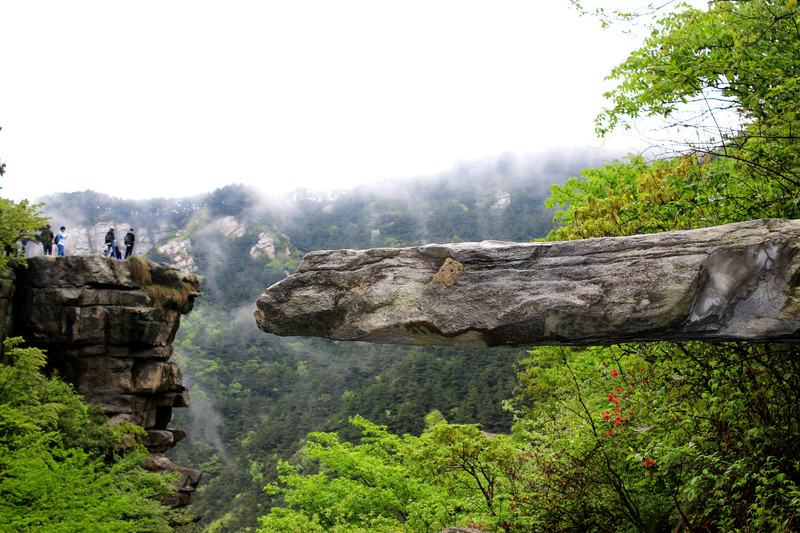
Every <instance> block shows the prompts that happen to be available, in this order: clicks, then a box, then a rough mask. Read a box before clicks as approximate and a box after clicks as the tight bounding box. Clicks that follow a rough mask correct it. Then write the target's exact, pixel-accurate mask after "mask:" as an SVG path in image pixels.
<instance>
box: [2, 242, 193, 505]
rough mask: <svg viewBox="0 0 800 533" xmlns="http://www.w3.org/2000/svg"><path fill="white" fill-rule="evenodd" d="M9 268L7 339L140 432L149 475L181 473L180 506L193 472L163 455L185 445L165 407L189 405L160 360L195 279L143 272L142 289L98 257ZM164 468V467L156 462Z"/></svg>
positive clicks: (176, 374) (125, 266) (176, 497)
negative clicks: (42, 355)
mask: <svg viewBox="0 0 800 533" xmlns="http://www.w3.org/2000/svg"><path fill="white" fill-rule="evenodd" d="M28 265H29V266H28V268H27V269H17V270H16V272H15V273H16V276H17V280H16V282H15V293H14V299H13V304H14V305H13V309H14V321H13V325H14V328H13V333H14V334H15V335H21V336H23V337H25V339H26V340H27V341H28V342H29V343H31V344H33V345H34V346H37V347H39V348H43V349H45V350H47V355H48V365H49V367H50V368H51V369H52V370H57V371H58V372H59V374H60V375H61V376H62V377H63V378H64V379H65V380H66V381H69V382H71V383H72V384H73V385H74V386H75V388H76V390H77V391H78V392H79V393H80V394H82V395H83V396H84V398H85V399H86V401H87V402H89V403H92V404H95V405H98V406H100V407H101V408H102V409H103V411H104V412H105V414H106V416H108V418H109V422H110V423H112V424H116V423H119V422H122V421H128V422H131V423H133V424H137V425H139V426H142V427H143V428H145V429H147V430H148V436H147V438H146V439H145V440H144V444H145V446H147V447H148V449H149V450H150V452H151V453H154V454H157V455H158V457H155V458H151V460H150V461H149V463H152V464H150V466H151V467H152V468H153V469H155V470H163V471H172V470H180V471H181V480H180V482H179V483H178V484H177V485H176V493H175V494H173V495H172V496H170V497H169V498H168V500H169V503H171V504H175V505H185V504H186V503H188V502H189V501H190V500H191V495H192V493H193V491H194V487H196V485H197V482H198V481H199V477H200V473H199V472H198V471H196V470H193V469H187V468H182V467H177V466H175V465H173V464H172V463H170V462H169V461H168V460H166V459H164V458H163V456H161V455H160V454H162V453H163V452H165V451H166V450H168V449H169V448H170V447H172V446H173V445H174V444H175V443H176V442H178V441H179V440H181V439H183V438H184V437H185V435H186V434H185V432H184V431H183V430H177V429H167V425H168V424H169V422H170V419H171V418H172V409H173V408H174V407H185V406H188V405H189V400H188V397H187V396H186V394H185V391H186V387H184V386H183V384H182V382H181V373H180V370H179V368H178V366H177V365H175V364H174V363H171V362H169V361H168V359H169V358H170V356H171V355H172V352H173V349H172V341H173V339H174V337H175V333H176V332H177V330H178V326H179V322H180V315H181V314H183V313H188V312H189V311H190V310H191V309H192V307H193V304H194V299H195V298H196V297H197V296H198V295H199V294H200V282H199V280H198V279H197V277H196V276H194V275H192V274H186V273H183V272H181V271H179V270H178V269H176V268H173V267H169V266H167V265H163V264H154V263H149V264H148V269H149V274H150V277H151V281H150V282H149V283H148V284H147V285H143V284H142V283H140V282H139V281H136V279H135V278H134V277H133V276H132V275H131V270H130V264H129V263H128V261H119V260H115V259H110V258H104V257H100V256H67V257H52V256H51V257H42V256H40V257H33V258H29V259H28ZM165 461H166V462H165Z"/></svg>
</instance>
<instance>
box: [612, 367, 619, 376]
mask: <svg viewBox="0 0 800 533" xmlns="http://www.w3.org/2000/svg"><path fill="white" fill-rule="evenodd" d="M617 374H619V370H617V369H616V368H614V369H612V370H611V375H612V376H614V377H617Z"/></svg>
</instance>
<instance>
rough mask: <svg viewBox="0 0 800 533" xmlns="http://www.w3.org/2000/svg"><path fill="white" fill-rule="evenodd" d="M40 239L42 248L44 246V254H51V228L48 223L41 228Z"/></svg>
mask: <svg viewBox="0 0 800 533" xmlns="http://www.w3.org/2000/svg"><path fill="white" fill-rule="evenodd" d="M40 240H41V241H42V248H44V255H53V230H52V229H50V225H49V224H48V225H47V226H45V227H44V229H43V230H42V233H41V237H40Z"/></svg>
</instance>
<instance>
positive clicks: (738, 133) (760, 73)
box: [597, 0, 800, 218]
mask: <svg viewBox="0 0 800 533" xmlns="http://www.w3.org/2000/svg"><path fill="white" fill-rule="evenodd" d="M799 57H800V5H798V4H797V2H796V1H795V0H746V1H730V0H713V1H710V2H709V4H708V9H706V10H699V9H685V10H683V11H680V12H676V13H672V14H670V15H668V16H666V17H665V18H663V19H662V20H660V21H659V22H658V23H657V24H655V25H654V27H653V28H652V33H651V35H650V36H649V37H648V38H647V39H646V40H645V42H644V45H643V46H642V47H641V48H640V49H639V50H637V51H635V52H634V53H632V54H631V55H630V57H629V58H628V59H627V60H625V61H624V62H623V63H622V64H621V65H619V66H618V67H617V68H615V69H614V70H613V71H612V73H611V76H610V78H611V79H613V80H617V81H618V82H619V85H618V86H617V88H616V89H614V90H612V91H611V92H609V93H607V95H606V96H607V97H608V98H610V99H611V103H612V105H611V106H610V107H609V108H608V109H606V110H605V111H604V112H603V113H602V114H601V115H600V116H599V117H598V118H597V129H598V132H599V133H601V134H606V133H608V132H609V131H611V130H613V129H614V128H616V127H619V126H624V127H626V128H629V127H631V125H632V124H633V123H635V122H637V121H639V120H640V119H641V118H645V117H661V118H664V119H666V120H667V121H668V125H669V126H671V127H677V128H678V129H679V130H680V131H684V128H692V129H693V130H694V131H695V132H696V134H695V136H694V138H695V139H697V140H696V141H685V143H686V147H687V148H689V149H690V150H691V151H692V152H695V153H697V152H700V153H705V154H709V155H713V156H715V157H722V158H726V159H728V160H729V161H730V163H731V169H732V172H731V173H730V175H729V181H728V183H729V184H730V188H729V189H726V191H725V192H726V194H725V196H726V198H728V199H731V200H733V201H736V202H737V203H738V204H739V207H740V208H741V209H747V210H749V212H748V213H747V214H746V215H745V216H746V217H747V218H757V217H759V216H765V214H766V216H783V217H793V216H797V214H798V203H800V199H798V197H797V194H796V192H797V189H798V187H799V186H800V171H798V168H800V143H798V140H799V139H800V122H799V121H800V113H799V112H800V98H798V91H800V61H798V58H799ZM683 138H684V139H688V138H689V137H685V136H684V137H683ZM751 175H756V176H758V177H759V179H758V180H752V179H750V178H749V177H750V176H751Z"/></svg>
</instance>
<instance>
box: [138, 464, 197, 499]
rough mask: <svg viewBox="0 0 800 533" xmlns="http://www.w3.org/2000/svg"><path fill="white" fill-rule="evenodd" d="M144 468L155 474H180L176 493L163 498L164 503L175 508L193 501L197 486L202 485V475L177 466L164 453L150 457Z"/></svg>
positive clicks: (190, 469)
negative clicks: (176, 472)
mask: <svg viewBox="0 0 800 533" xmlns="http://www.w3.org/2000/svg"><path fill="white" fill-rule="evenodd" d="M144 468H146V469H147V470H150V471H153V472H164V473H169V472H175V471H178V472H180V478H179V479H178V481H177V482H175V487H176V489H177V490H176V492H174V493H172V494H168V495H166V496H164V497H163V498H162V502H164V504H166V505H171V506H173V507H182V506H184V505H187V504H189V503H190V502H191V501H192V497H193V494H194V491H195V489H196V488H197V485H198V484H199V483H200V477H201V473H200V472H199V471H198V470H195V469H193V468H186V467H183V466H177V465H175V464H174V463H173V462H172V461H170V460H169V459H167V458H166V457H164V455H163V454H162V453H153V454H151V455H150V456H148V458H147V461H146V462H145V464H144Z"/></svg>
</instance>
